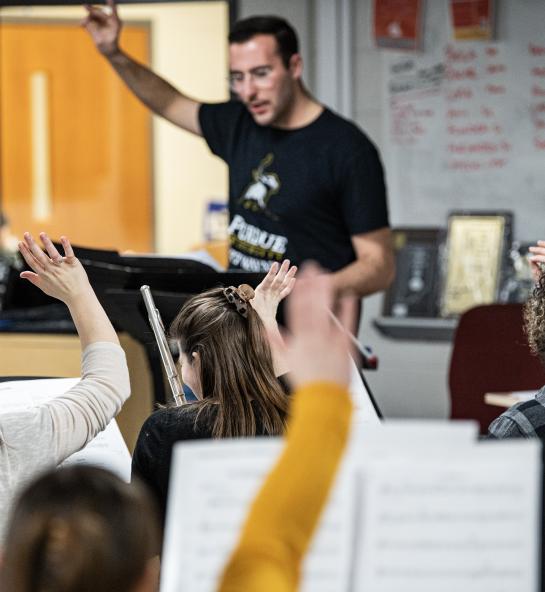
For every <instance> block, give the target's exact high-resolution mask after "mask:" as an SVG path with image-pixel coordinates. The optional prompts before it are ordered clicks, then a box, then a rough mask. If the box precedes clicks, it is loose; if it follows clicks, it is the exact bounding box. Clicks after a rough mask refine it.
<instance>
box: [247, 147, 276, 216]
mask: <svg viewBox="0 0 545 592" xmlns="http://www.w3.org/2000/svg"><path fill="white" fill-rule="evenodd" d="M273 160H274V155H273V154H272V153H271V152H269V154H267V156H265V158H264V159H263V160H262V161H261V162H260V163H259V166H258V167H257V169H254V170H253V171H252V179H253V182H252V183H250V184H249V185H248V187H246V190H245V191H244V193H243V194H242V197H241V198H240V199H239V203H241V204H242V205H243V206H244V207H245V208H246V209H248V210H252V211H253V212H257V211H260V210H266V209H267V203H268V202H269V199H270V198H271V196H272V195H274V194H275V193H278V191H279V189H280V180H279V179H278V175H277V174H276V173H270V172H266V171H265V169H266V168H267V167H268V166H269V165H270V164H271V163H272V161H273Z"/></svg>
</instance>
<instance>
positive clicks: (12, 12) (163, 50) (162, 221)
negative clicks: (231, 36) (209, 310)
mask: <svg viewBox="0 0 545 592" xmlns="http://www.w3.org/2000/svg"><path fill="white" fill-rule="evenodd" d="M119 13H120V15H121V18H122V19H124V20H127V21H129V20H130V21H133V22H139V21H146V22H149V23H150V24H151V39H152V47H151V58H152V64H153V68H154V70H156V71H157V72H158V73H159V74H160V75H161V76H163V77H165V78H167V79H168V80H169V81H170V82H171V83H172V84H174V85H175V86H177V87H179V88H180V89H183V90H184V92H186V93H187V94H189V95H192V96H194V97H196V98H198V99H200V100H206V101H221V100H225V99H227V98H228V88H227V82H226V76H227V41H226V40H227V33H228V29H229V19H228V9H227V4H226V3H225V2H190V3H187V4H143V5H133V6H121V7H119ZM1 14H2V15H3V16H6V17H17V18H24V19H30V20H34V19H40V20H42V19H52V20H58V19H62V20H65V19H70V20H74V21H79V20H81V19H82V18H83V17H84V15H85V11H84V9H83V8H81V7H79V6H70V7H25V8H5V9H3V10H2V12H1ZM97 59H102V58H100V56H99V55H98V54H97ZM127 141H128V142H130V138H127ZM153 175H154V178H153V185H154V203H155V208H154V210H155V229H154V230H155V247H156V251H157V252H158V253H163V254H166V253H180V252H183V251H185V250H187V249H188V248H189V247H190V246H191V245H194V244H195V243H199V242H200V241H201V240H202V227H203V216H202V215H203V211H204V204H205V202H206V201H207V199H209V198H210V197H215V198H218V197H219V198H225V197H226V195H227V181H228V179H227V168H226V167H225V165H224V164H223V163H222V162H221V161H220V160H219V159H217V158H215V157H214V156H212V155H211V154H210V152H209V151H208V148H207V146H206V144H205V142H204V141H203V140H202V139H200V138H197V137H193V136H191V135H190V134H187V133H185V132H182V131H181V130H179V129H177V128H176V127H174V126H173V125H171V124H169V123H167V122H165V121H163V120H161V119H160V118H157V117H156V118H154V128H153Z"/></svg>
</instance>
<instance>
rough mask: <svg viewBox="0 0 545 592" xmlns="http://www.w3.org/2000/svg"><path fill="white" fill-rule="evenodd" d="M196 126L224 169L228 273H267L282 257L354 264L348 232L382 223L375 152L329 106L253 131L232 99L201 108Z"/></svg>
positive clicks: (385, 212) (383, 195) (382, 203)
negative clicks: (288, 123) (297, 121)
mask: <svg viewBox="0 0 545 592" xmlns="http://www.w3.org/2000/svg"><path fill="white" fill-rule="evenodd" d="M199 121H200V125H201V130H202V133H203V136H204V138H205V139H206V141H207V143H208V146H209V147H210V150H211V151H212V152H213V153H214V154H216V155H217V156H219V157H220V158H222V159H223V160H224V161H225V162H226V163H227V165H228V166H229V212H230V225H229V238H230V254H229V261H230V267H231V268H233V269H243V270H245V271H255V272H258V271H266V270H268V268H269V266H270V264H271V263H272V262H273V261H282V260H283V259H286V258H288V259H290V260H291V261H292V263H294V264H300V263H301V262H303V261H304V260H306V259H313V260H315V261H318V262H319V263H320V264H321V265H322V266H323V267H325V268H326V269H329V270H331V271H337V270H338V269H341V268H342V267H345V266H346V265H348V264H349V263H351V262H353V261H354V260H355V253H354V250H353V248H352V243H351V240H350V237H351V236H352V235H356V234H361V233H366V232H371V231H373V230H378V229H379V228H383V227H385V226H388V210H387V205H386V189H385V183H384V174H383V170H382V164H381V162H380V157H379V155H378V152H377V149H376V148H375V146H374V145H373V144H372V142H371V141H370V140H369V138H368V137H367V136H366V135H365V134H364V133H363V132H362V131H361V130H360V129H359V128H358V127H357V126H356V125H354V124H353V123H351V122H349V121H347V120H345V119H343V118H342V117H340V116H338V115H336V114H334V113H333V112H332V111H330V110H329V109H324V111H323V112H322V114H321V115H320V116H319V117H318V118H317V119H316V120H315V121H314V122H312V123H311V124H309V125H307V126H305V127H302V128H299V129H295V130H282V129H277V128H274V127H269V126H259V125H258V124H256V123H255V122H254V120H253V118H252V116H251V115H250V113H249V112H248V110H247V109H246V107H245V106H244V105H243V104H242V103H240V102H235V101H230V102H228V103H219V104H203V105H202V106H201V108H200V111H199Z"/></svg>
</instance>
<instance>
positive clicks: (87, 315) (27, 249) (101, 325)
mask: <svg viewBox="0 0 545 592" xmlns="http://www.w3.org/2000/svg"><path fill="white" fill-rule="evenodd" d="M40 239H41V241H42V243H43V245H44V247H45V253H44V251H42V249H41V248H40V247H39V246H38V244H37V243H36V241H35V240H34V239H33V238H32V235H31V234H30V232H25V234H24V240H23V241H21V242H20V243H19V251H20V252H21V255H22V256H23V257H24V259H25V261H26V262H27V264H28V266H29V267H30V269H31V270H32V271H23V272H21V277H22V278H24V279H26V280H28V281H29V282H31V283H32V284H34V285H35V286H36V287H38V288H40V290H42V291H43V292H44V293H45V294H47V295H48V296H52V297H53V298H58V299H59V300H61V301H62V302H64V303H65V304H66V305H67V306H68V309H69V310H70V314H71V315H72V319H73V321H74V324H75V325H76V329H77V331H78V334H79V337H80V341H81V344H82V347H86V346H87V345H89V343H92V342H94V341H110V342H113V343H119V340H118V338H117V333H116V332H115V330H114V328H113V327H112V324H111V323H110V320H109V319H108V317H107V316H106V313H105V312H104V309H103V308H102V305H101V304H100V302H99V301H98V299H97V297H96V294H95V292H94V290H93V288H92V287H91V284H90V283H89V279H88V278H87V273H86V272H85V269H83V266H82V265H81V263H80V262H79V261H78V259H77V258H76V257H75V255H74V251H73V250H72V245H71V244H70V241H69V240H68V239H67V238H66V237H65V236H63V237H61V244H62V246H63V249H64V256H62V255H61V254H60V253H59V252H58V250H57V249H56V247H55V245H54V244H53V243H52V242H51V239H50V238H49V237H48V236H47V234H46V233H45V232H42V233H40Z"/></svg>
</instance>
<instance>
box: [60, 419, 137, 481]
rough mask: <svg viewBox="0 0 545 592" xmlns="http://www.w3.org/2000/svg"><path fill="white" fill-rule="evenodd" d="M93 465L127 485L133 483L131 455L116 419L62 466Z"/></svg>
mask: <svg viewBox="0 0 545 592" xmlns="http://www.w3.org/2000/svg"><path fill="white" fill-rule="evenodd" d="M70 465H93V466H95V467H101V468H102V469H107V470H109V471H112V473H115V474H116V475H117V476H118V477H119V478H120V479H122V480H123V481H125V482H126V483H130V481H131V455H130V452H129V449H128V448H127V445H126V444H125V440H124V439H123V436H122V434H121V431H120V430H119V426H118V425H117V422H116V420H115V419H112V421H110V423H109V424H108V425H107V426H106V429H105V430H104V431H102V432H99V433H98V434H97V435H96V436H95V437H94V438H93V439H92V440H91V441H90V442H89V444H87V446H85V448H83V449H82V450H80V451H79V452H76V453H75V454H72V456H69V457H68V458H67V459H66V460H65V461H64V462H63V463H62V466H70Z"/></svg>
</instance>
